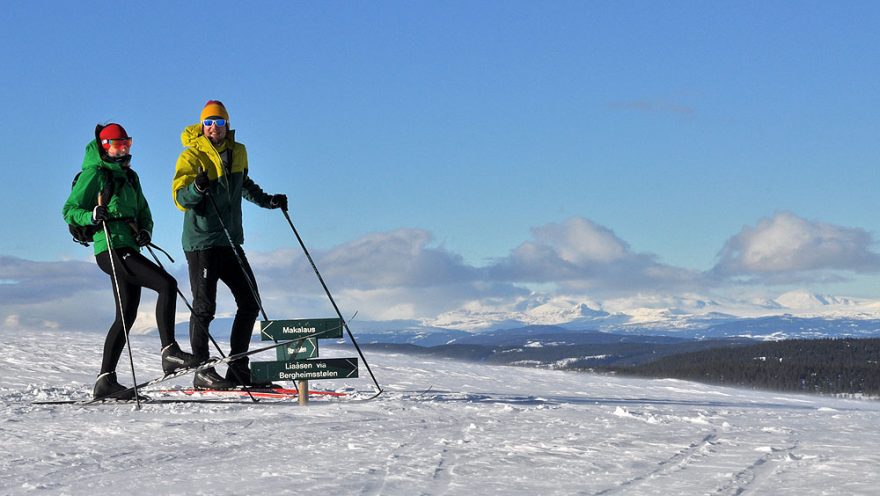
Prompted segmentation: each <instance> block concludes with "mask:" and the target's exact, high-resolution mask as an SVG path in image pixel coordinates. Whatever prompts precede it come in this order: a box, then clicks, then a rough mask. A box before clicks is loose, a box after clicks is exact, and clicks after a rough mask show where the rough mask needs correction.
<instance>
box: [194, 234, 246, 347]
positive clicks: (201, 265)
mask: <svg viewBox="0 0 880 496" xmlns="http://www.w3.org/2000/svg"><path fill="white" fill-rule="evenodd" d="M232 250H233V249H232V248H231V247H228V246H218V247H214V248H208V249H206V250H196V251H188V252H186V262H187V265H188V266H189V282H190V286H191V287H192V293H193V311H192V317H190V320H189V339H190V343H191V344H192V352H193V355H195V356H196V357H198V358H200V359H202V360H206V359H207V358H208V343H209V340H210V338H209V335H208V326H209V325H210V324H211V321H212V320H214V314H215V312H216V311H217V281H222V282H223V284H225V285H226V286H227V287H228V288H229V290H230V291H231V292H232V297H233V298H235V304H236V306H237V307H238V308H237V311H236V312H235V320H233V322H232V331H231V333H230V335H229V348H230V350H229V353H230V354H236V353H243V352H245V351H247V350H248V347H249V346H250V342H251V336H252V335H253V332H254V323H255V322H256V321H257V316H258V315H259V313H260V305H259V302H258V300H257V298H259V293H258V292H257V282H256V279H254V273H253V271H252V270H251V266H250V264H249V263H248V261H247V257H245V255H244V250H242V249H241V247H237V248H236V251H237V252H238V256H239V258H241V263H239V261H238V259H237V258H236V256H235V253H236V252H234V251H232Z"/></svg>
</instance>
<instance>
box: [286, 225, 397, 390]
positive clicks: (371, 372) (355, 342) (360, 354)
mask: <svg viewBox="0 0 880 496" xmlns="http://www.w3.org/2000/svg"><path fill="white" fill-rule="evenodd" d="M281 213H283V214H284V218H286V219H287V223H288V224H290V229H292V230H293V234H294V236H296V240H297V241H299V245H300V246H301V247H302V249H303V253H305V254H306V258H308V259H309V263H310V264H312V269H314V271H315V275H316V276H318V281H320V282H321V286H323V287H324V292H325V293H327V298H329V299H330V303H331V304H332V305H333V309H334V310H336V315H337V316H339V320H341V321H342V326H343V327H345V331H346V332H347V333H348V337H349V338H351V342H352V344H354V348H355V349H356V350H357V352H358V355H359V356H360V357H361V360H362V361H363V362H364V366H365V367H366V368H367V372H369V373H370V377H371V378H372V379H373V383H374V384H375V385H376V389H377V390H378V392H379V393H381V392H382V387H381V386H379V381H377V380H376V376H375V375H373V371H372V370H371V369H370V364H369V363H367V359H366V357H364V353H363V352H362V351H361V347H360V346H358V344H357V341H355V339H354V334H352V332H351V329H349V328H348V323H347V322H346V321H345V319H344V318H342V312H340V311H339V307H338V306H337V305H336V300H334V299H333V295H332V294H330V289H329V288H327V284H326V283H325V282H324V278H323V277H321V273H320V272H318V266H317V265H315V261H314V260H313V259H312V256H311V255H310V254H309V250H308V249H307V248H306V244H305V243H304V242H303V240H302V237H300V235H299V232H298V231H297V230H296V226H294V225H293V221H292V220H290V214H288V213H287V210H286V209H281Z"/></svg>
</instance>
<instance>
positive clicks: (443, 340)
mask: <svg viewBox="0 0 880 496" xmlns="http://www.w3.org/2000/svg"><path fill="white" fill-rule="evenodd" d="M353 327H354V328H356V329H359V332H358V334H359V335H361V336H363V337H364V339H368V340H370V341H371V342H388V343H410V344H418V345H420V346H435V345H438V344H448V343H452V342H468V340H469V338H468V336H482V337H483V338H489V337H490V336H494V337H495V338H497V339H499V340H503V339H504V338H503V335H504V334H505V333H511V332H513V331H514V330H521V329H526V328H528V329H532V330H533V331H534V330H535V329H539V328H542V327H544V328H547V327H553V328H555V329H556V330H558V331H559V332H561V333H565V332H571V333H575V334H577V333H584V332H601V333H611V334H619V335H627V334H630V335H638V336H675V337H680V338H685V339H721V338H729V337H746V338H751V339H758V340H782V339H796V338H806V339H814V338H835V337H855V338H864V337H880V301H876V300H865V299H857V298H848V297H837V296H831V295H820V294H814V293H809V292H806V291H790V292H787V293H783V294H781V295H779V296H778V297H776V298H774V299H765V300H754V301H747V302H742V301H719V300H718V299H711V298H700V297H696V296H694V297H687V298H681V297H679V298H666V299H656V300H648V301H645V300H623V299H620V300H614V301H610V302H606V303H604V304H600V303H597V302H583V301H577V300H576V299H571V298H556V299H552V300H549V301H539V302H535V303H534V304H532V305H531V306H529V305H522V308H517V309H514V310H511V311H500V310H492V309H488V310H486V309H480V310H460V311H456V312H448V313H446V314H444V315H441V316H440V317H438V318H436V319H431V320H426V321H417V320H406V321H391V322H379V321H377V322H356V323H354V325H353Z"/></svg>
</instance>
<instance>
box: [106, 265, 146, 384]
mask: <svg viewBox="0 0 880 496" xmlns="http://www.w3.org/2000/svg"><path fill="white" fill-rule="evenodd" d="M96 260H97V262H98V267H100V269H101V270H102V271H104V272H105V273H107V274H108V275H110V285H111V286H112V288H113V306H114V307H115V308H116V320H114V321H113V324H112V325H111V326H110V330H109V331H108V332H107V337H106V339H105V340H104V356H103V359H102V362H101V373H102V374H103V373H106V372H113V371H115V370H116V366H117V365H118V363H119V357H120V356H121V355H122V350H123V349H124V348H125V341H126V340H125V334H123V332H128V330H129V329H131V326H132V325H133V324H134V320H135V318H136V317H137V310H138V306H139V305H140V301H141V287H140V286H138V285H136V284H132V283H130V282H128V281H127V280H126V278H125V276H124V274H123V273H124V272H125V271H124V270H122V267H120V266H119V263H118V262H119V260H120V259H119V257H116V258H115V259H114V262H116V280H117V281H118V283H119V297H118V298H117V294H116V284H115V283H114V282H113V266H112V265H111V263H110V252H109V251H106V252H104V253H101V254H99V255H98V256H97V257H96ZM120 299H121V300H122V308H123V313H120V311H119V300H120ZM123 315H124V316H125V324H126V326H127V327H128V329H125V330H123V328H122V321H123V319H122V316H123Z"/></svg>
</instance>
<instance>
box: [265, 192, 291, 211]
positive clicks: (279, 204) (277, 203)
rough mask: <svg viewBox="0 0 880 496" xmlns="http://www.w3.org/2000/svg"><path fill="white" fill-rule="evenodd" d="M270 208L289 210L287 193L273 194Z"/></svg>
mask: <svg viewBox="0 0 880 496" xmlns="http://www.w3.org/2000/svg"><path fill="white" fill-rule="evenodd" d="M269 208H280V209H281V210H284V211H285V212H287V195H272V199H271V200H269Z"/></svg>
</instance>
